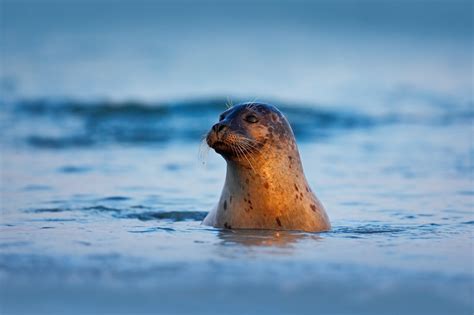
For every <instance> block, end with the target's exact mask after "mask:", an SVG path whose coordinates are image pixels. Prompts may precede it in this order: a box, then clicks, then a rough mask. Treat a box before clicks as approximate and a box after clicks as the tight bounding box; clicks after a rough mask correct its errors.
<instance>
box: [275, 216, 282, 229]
mask: <svg viewBox="0 0 474 315" xmlns="http://www.w3.org/2000/svg"><path fill="white" fill-rule="evenodd" d="M275 220H276V221H277V224H278V225H279V226H280V227H281V221H280V218H278V217H276V218H275Z"/></svg>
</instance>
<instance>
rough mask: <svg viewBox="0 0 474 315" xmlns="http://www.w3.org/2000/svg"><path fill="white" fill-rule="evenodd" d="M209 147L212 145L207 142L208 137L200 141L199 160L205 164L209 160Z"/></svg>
mask: <svg viewBox="0 0 474 315" xmlns="http://www.w3.org/2000/svg"><path fill="white" fill-rule="evenodd" d="M209 149H210V147H209V145H208V144H207V141H206V138H203V139H202V140H201V142H200V143H199V151H198V157H199V160H200V161H201V162H202V164H203V165H204V164H206V162H207V156H208V153H209Z"/></svg>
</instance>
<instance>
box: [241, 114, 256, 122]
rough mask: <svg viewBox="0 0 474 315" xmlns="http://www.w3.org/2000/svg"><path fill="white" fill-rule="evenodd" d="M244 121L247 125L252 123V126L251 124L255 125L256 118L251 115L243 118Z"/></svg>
mask: <svg viewBox="0 0 474 315" xmlns="http://www.w3.org/2000/svg"><path fill="white" fill-rule="evenodd" d="M244 119H245V121H247V122H249V123H252V124H253V123H256V122H257V121H258V118H257V116H255V115H252V114H250V115H247V116H245V118H244Z"/></svg>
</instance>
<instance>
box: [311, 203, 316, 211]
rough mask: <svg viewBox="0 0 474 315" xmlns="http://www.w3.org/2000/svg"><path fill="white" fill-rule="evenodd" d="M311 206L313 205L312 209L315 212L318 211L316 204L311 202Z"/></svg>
mask: <svg viewBox="0 0 474 315" xmlns="http://www.w3.org/2000/svg"><path fill="white" fill-rule="evenodd" d="M310 207H311V210H313V211H314V212H316V206H315V205H313V204H311V206H310Z"/></svg>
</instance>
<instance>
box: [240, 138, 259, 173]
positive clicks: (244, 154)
mask: <svg viewBox="0 0 474 315" xmlns="http://www.w3.org/2000/svg"><path fill="white" fill-rule="evenodd" d="M236 145H237V148H239V150H240V152H242V155H243V156H244V158H245V159H246V160H247V162H249V164H250V167H251V168H252V170H253V171H254V172H255V173H257V171H256V170H255V168H254V167H253V164H252V163H251V162H250V160H249V159H248V157H247V154H246V153H245V151H244V149H243V148H242V147H241V145H240V143H237V144H236Z"/></svg>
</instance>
